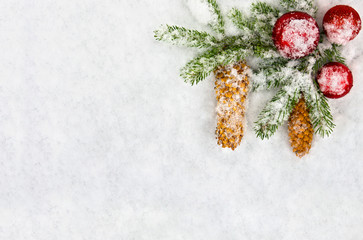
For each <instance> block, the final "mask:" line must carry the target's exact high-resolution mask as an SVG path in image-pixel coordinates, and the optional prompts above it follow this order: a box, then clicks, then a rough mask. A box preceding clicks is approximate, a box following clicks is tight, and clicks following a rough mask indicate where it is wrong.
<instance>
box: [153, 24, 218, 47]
mask: <svg viewBox="0 0 363 240" xmlns="http://www.w3.org/2000/svg"><path fill="white" fill-rule="evenodd" d="M154 33H155V35H154V37H155V38H156V40H158V41H163V42H169V43H171V44H174V45H179V46H186V47H197V48H210V47H214V46H217V45H218V44H219V42H218V41H217V40H216V38H215V37H214V36H212V35H210V34H209V33H207V32H201V31H197V30H190V29H186V28H184V27H178V26H169V25H162V26H161V27H160V28H159V29H158V30H155V31H154Z"/></svg>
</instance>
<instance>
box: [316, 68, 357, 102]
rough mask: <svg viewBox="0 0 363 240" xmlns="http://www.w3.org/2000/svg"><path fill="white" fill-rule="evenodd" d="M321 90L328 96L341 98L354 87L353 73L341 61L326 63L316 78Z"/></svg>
mask: <svg viewBox="0 0 363 240" xmlns="http://www.w3.org/2000/svg"><path fill="white" fill-rule="evenodd" d="M316 80H317V82H318V84H319V87H320V90H321V92H322V93H323V94H324V95H325V96H326V97H328V98H341V97H344V96H345V95H347V94H348V93H349V91H350V89H352V87H353V74H352V72H351V71H350V70H349V68H348V67H347V66H345V65H344V64H342V63H339V62H331V63H327V64H325V65H324V66H323V67H322V68H321V69H320V70H319V71H318V75H317V78H316Z"/></svg>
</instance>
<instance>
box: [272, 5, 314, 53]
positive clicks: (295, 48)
mask: <svg viewBox="0 0 363 240" xmlns="http://www.w3.org/2000/svg"><path fill="white" fill-rule="evenodd" d="M272 39H273V41H274V44H275V46H276V48H277V49H278V50H279V52H280V54H281V55H282V56H283V57H285V58H290V59H298V58H302V57H305V56H307V55H309V54H310V53H312V52H313V51H314V50H315V49H316V47H317V46H318V43H319V39H320V33H319V27H318V24H317V22H316V21H315V19H314V18H313V17H311V16H310V15H309V14H307V13H304V12H298V11H294V12H289V13H286V14H284V15H282V16H281V17H280V18H279V19H278V20H277V22H276V23H275V26H274V28H273V32H272Z"/></svg>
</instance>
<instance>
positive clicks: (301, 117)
mask: <svg viewBox="0 0 363 240" xmlns="http://www.w3.org/2000/svg"><path fill="white" fill-rule="evenodd" d="M313 134H314V129H313V125H312V124H311V121H310V117H309V111H308V109H307V107H306V103H305V99H304V97H303V96H302V97H301V98H300V100H299V102H298V103H297V104H296V106H295V108H294V109H293V111H292V113H291V115H290V118H289V137H290V144H291V147H292V148H293V151H294V152H295V154H296V156H298V157H300V158H301V157H303V156H304V155H306V154H308V153H309V151H310V148H311V142H312V141H313Z"/></svg>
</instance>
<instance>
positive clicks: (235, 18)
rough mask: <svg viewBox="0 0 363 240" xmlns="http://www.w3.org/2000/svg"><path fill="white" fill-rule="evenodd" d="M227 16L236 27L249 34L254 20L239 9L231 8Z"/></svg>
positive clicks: (252, 28) (252, 29)
mask: <svg viewBox="0 0 363 240" xmlns="http://www.w3.org/2000/svg"><path fill="white" fill-rule="evenodd" d="M228 17H229V19H231V20H232V22H233V23H234V25H236V27H237V28H239V29H240V30H242V31H243V32H244V33H245V34H251V32H253V31H254V22H253V21H251V19H249V18H248V17H246V16H244V15H243V14H242V12H241V11H240V10H238V9H236V8H233V9H232V10H231V11H230V12H229V14H228Z"/></svg>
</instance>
